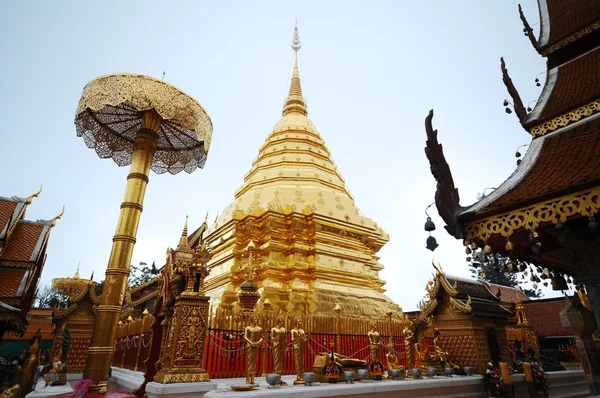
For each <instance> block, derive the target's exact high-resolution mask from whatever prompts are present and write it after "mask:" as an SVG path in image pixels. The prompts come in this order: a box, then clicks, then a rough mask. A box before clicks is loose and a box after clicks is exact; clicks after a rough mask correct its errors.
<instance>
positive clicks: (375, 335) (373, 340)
mask: <svg viewBox="0 0 600 398" xmlns="http://www.w3.org/2000/svg"><path fill="white" fill-rule="evenodd" d="M367 337H369V344H370V345H371V361H377V362H381V350H380V348H381V346H382V345H383V343H382V342H381V336H380V335H379V332H378V331H377V325H375V324H372V325H371V330H369V332H368V333H367Z"/></svg>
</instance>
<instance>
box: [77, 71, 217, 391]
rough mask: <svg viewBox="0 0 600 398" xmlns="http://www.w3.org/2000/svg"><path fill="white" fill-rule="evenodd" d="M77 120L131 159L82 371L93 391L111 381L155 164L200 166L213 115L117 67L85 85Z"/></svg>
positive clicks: (111, 154)
mask: <svg viewBox="0 0 600 398" xmlns="http://www.w3.org/2000/svg"><path fill="white" fill-rule="evenodd" d="M75 126H76V128H77V135H78V136H79V137H83V139H84V141H85V143H86V145H87V146H88V147H89V148H93V149H94V150H95V151H96V153H97V154H98V156H100V157H101V158H112V159H113V160H114V161H115V162H116V163H117V164H118V165H120V166H125V165H131V166H130V172H129V175H128V176H127V186H126V189H125V198H124V200H123V203H121V212H120V215H119V221H118V224H117V230H116V233H115V236H114V237H113V245H112V250H111V253H110V258H109V260H108V268H107V270H106V279H105V281H106V282H105V284H104V289H103V291H102V296H101V299H100V305H99V306H98V308H97V314H96V325H97V326H96V328H95V329H94V334H93V336H92V341H91V344H90V348H89V351H88V357H87V362H86V366H85V371H84V375H83V377H84V378H86V379H93V380H95V383H94V385H93V386H92V387H91V389H92V390H100V389H102V388H103V387H106V386H107V385H108V381H107V380H108V372H109V366H110V362H111V360H112V355H113V351H114V347H113V344H114V341H115V334H116V328H117V323H118V322H119V316H120V314H121V309H122V305H123V296H124V294H125V290H126V288H127V277H128V276H129V264H130V262H131V256H132V254H133V247H134V244H135V237H136V234H137V229H138V225H139V221H140V216H141V213H142V203H143V201H144V194H145V192H146V186H147V184H148V175H149V174H150V169H152V170H154V172H155V173H164V172H169V173H171V174H177V173H179V172H181V171H186V172H188V173H191V172H192V171H194V170H196V169H197V168H202V167H203V166H204V163H205V161H206V156H207V153H208V148H209V146H210V139H211V136H212V122H211V121H210V117H209V116H208V114H207V113H206V111H205V110H204V108H203V107H202V106H201V105H200V104H199V103H198V102H197V101H196V100H194V99H193V98H191V97H190V96H188V95H187V94H185V93H184V92H183V91H181V90H180V89H178V88H176V87H174V86H172V85H170V84H167V83H165V82H163V81H160V80H157V79H154V78H151V77H148V76H143V75H133V74H112V75H106V76H101V77H99V78H97V79H95V80H93V81H91V82H89V83H88V84H87V86H85V88H84V90H83V95H82V97H81V100H80V101H79V106H78V107H77V112H76V116H75Z"/></svg>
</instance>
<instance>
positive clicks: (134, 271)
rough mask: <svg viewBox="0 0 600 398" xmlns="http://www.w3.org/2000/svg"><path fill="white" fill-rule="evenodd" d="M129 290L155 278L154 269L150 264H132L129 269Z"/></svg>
mask: <svg viewBox="0 0 600 398" xmlns="http://www.w3.org/2000/svg"><path fill="white" fill-rule="evenodd" d="M129 272H130V273H129V288H130V289H133V288H136V287H138V286H140V285H143V284H144V283H146V282H148V281H149V280H151V279H153V278H154V274H153V273H152V268H151V267H148V264H146V263H144V262H140V263H139V265H134V264H132V265H131V267H130V268H129Z"/></svg>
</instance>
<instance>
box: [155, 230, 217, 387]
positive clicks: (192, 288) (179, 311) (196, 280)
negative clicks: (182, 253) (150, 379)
mask: <svg viewBox="0 0 600 398" xmlns="http://www.w3.org/2000/svg"><path fill="white" fill-rule="evenodd" d="M186 225H187V222H186ZM186 229H187V228H186ZM182 242H183V239H182ZM185 246H186V247H185V248H184V249H189V246H187V231H186V240H185ZM180 247H181V244H180V246H178V248H177V250H180ZM189 250H191V249H189ZM177 254H179V252H176V260H175V265H176V266H177V267H179V269H180V272H183V273H184V274H185V275H186V278H187V281H186V288H185V290H184V291H183V293H182V294H181V296H179V297H176V298H175V308H174V310H173V315H172V316H171V318H170V320H168V321H167V326H166V330H165V333H163V349H164V351H163V354H162V357H161V361H162V367H161V369H160V370H159V371H158V372H157V373H156V376H154V381H155V382H157V383H164V384H167V383H196V382H205V381H210V377H209V375H208V372H207V371H206V370H205V369H203V368H202V361H203V359H204V348H205V344H204V343H205V339H206V333H207V332H208V302H209V300H210V298H209V297H207V296H205V295H204V279H205V278H206V276H207V275H208V273H209V271H208V268H207V267H206V263H207V262H208V260H209V259H210V256H211V255H210V252H209V251H208V250H207V249H206V248H205V247H200V248H198V249H197V250H196V253H195V255H194V257H193V262H192V263H191V264H189V265H186V264H182V263H181V262H179V261H178V260H179V259H178V258H177ZM183 262H185V263H187V259H183ZM186 268H187V270H186Z"/></svg>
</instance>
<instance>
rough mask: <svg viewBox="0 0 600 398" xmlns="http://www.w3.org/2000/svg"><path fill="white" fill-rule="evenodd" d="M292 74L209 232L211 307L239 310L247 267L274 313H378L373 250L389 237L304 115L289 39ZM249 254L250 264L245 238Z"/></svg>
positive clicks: (381, 304) (380, 302) (382, 308)
mask: <svg viewBox="0 0 600 398" xmlns="http://www.w3.org/2000/svg"><path fill="white" fill-rule="evenodd" d="M292 49H293V50H294V71H293V74H292V79H291V82H290V89H289V92H288V96H287V98H286V100H285V105H284V108H283V112H282V117H281V119H280V120H279V121H278V122H277V123H276V124H275V126H274V127H273V130H272V132H271V134H269V136H268V137H267V138H266V140H265V142H264V144H263V145H262V146H261V147H260V149H259V153H258V156H257V158H256V159H255V160H254V162H253V163H252V167H251V169H250V171H249V172H248V173H246V175H245V176H244V182H243V184H242V186H241V187H240V188H239V189H238V190H237V191H236V193H235V200H234V201H233V203H231V204H230V205H229V206H228V207H226V208H225V210H223V212H222V213H221V214H220V215H219V217H218V218H217V220H216V222H215V224H213V225H212V226H211V227H209V229H208V230H207V236H206V242H207V245H209V246H210V248H211V251H212V253H213V257H212V258H211V260H210V262H209V264H208V265H209V267H210V269H211V274H210V276H209V277H208V278H207V279H206V285H205V286H206V293H207V295H209V296H210V297H211V303H213V304H214V305H221V306H222V307H223V308H231V307H235V306H237V305H239V300H238V296H237V293H238V292H239V291H240V287H241V285H242V284H243V283H244V282H245V281H246V280H247V273H248V269H249V268H250V267H252V269H253V275H254V276H255V277H254V278H253V281H254V282H255V283H256V284H257V286H258V287H259V288H260V292H261V293H260V294H261V300H262V303H263V305H264V301H265V300H267V299H268V300H269V302H270V304H271V306H272V308H273V309H275V310H281V311H298V312H300V313H304V314H308V313H321V314H330V315H333V314H335V311H334V310H335V308H334V307H335V305H336V303H340V306H341V307H342V308H343V310H344V311H345V312H348V313H355V314H357V315H359V314H360V315H367V316H384V315H385V312H386V310H387V309H389V308H390V307H391V306H393V307H395V308H398V311H401V310H400V309H399V307H397V306H395V305H394V304H393V303H392V302H391V300H390V299H389V298H388V297H386V296H385V295H384V292H385V290H384V289H383V285H384V284H385V281H383V280H381V279H380V278H379V271H380V270H381V269H383V265H381V264H380V263H379V261H378V259H379V258H378V257H377V252H378V251H379V250H380V249H381V247H382V246H383V245H384V244H385V243H386V242H387V241H388V235H387V234H386V233H385V232H384V231H383V230H382V229H381V227H379V226H378V225H377V223H375V222H374V221H373V220H371V219H370V218H368V217H365V216H364V215H363V214H362V213H361V211H360V210H359V209H358V207H356V205H355V203H354V199H353V197H352V195H351V194H350V192H349V191H348V189H347V188H346V184H345V181H344V179H343V178H342V176H341V174H340V173H339V171H338V169H337V166H336V165H335V163H334V162H333V160H332V159H331V153H330V151H329V149H328V148H327V146H326V145H325V142H324V141H323V139H322V138H321V135H320V134H319V132H318V131H317V128H316V127H315V125H314V123H313V122H312V121H311V120H310V119H309V118H308V111H307V108H306V100H305V99H304V96H303V93H302V87H301V84H300V73H299V69H298V50H299V49H300V36H299V34H298V27H296V28H295V29H294V36H293V40H292ZM250 241H252V242H254V244H255V246H256V249H255V250H254V251H253V253H254V257H253V260H252V264H251V265H250V262H249V258H248V256H247V255H245V253H246V252H247V249H246V247H247V245H248V244H249V242H250Z"/></svg>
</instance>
